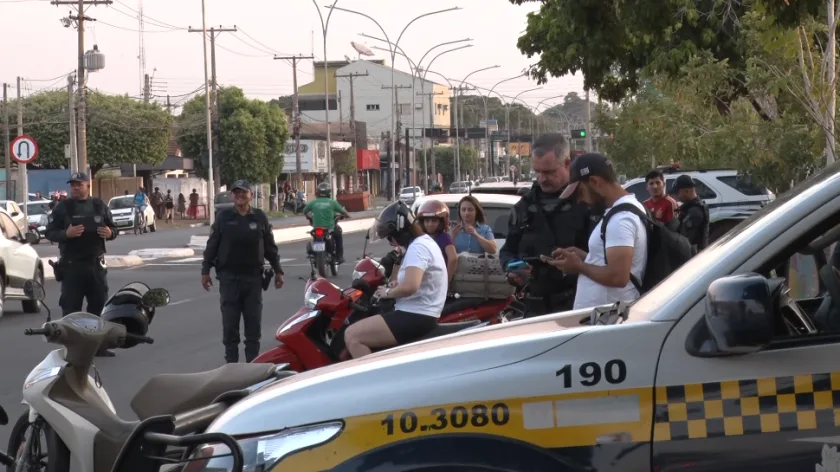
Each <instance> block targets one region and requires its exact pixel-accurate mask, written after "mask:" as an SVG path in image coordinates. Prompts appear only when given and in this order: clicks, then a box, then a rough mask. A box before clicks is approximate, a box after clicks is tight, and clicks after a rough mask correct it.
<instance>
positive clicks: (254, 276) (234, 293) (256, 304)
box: [201, 180, 283, 363]
mask: <svg viewBox="0 0 840 472" xmlns="http://www.w3.org/2000/svg"><path fill="white" fill-rule="evenodd" d="M231 193H232V194H233V201H234V207H232V208H225V209H223V210H220V211H219V213H218V214H217V215H216V222H215V223H213V226H212V227H211V228H210V238H209V239H208V241H207V247H206V248H205V249H204V262H203V264H202V265H201V285H202V286H203V287H204V289H205V290H210V287H211V286H212V285H213V281H212V280H210V269H211V268H212V267H215V268H216V278H217V279H218V280H219V293H220V295H221V299H222V343H223V344H224V346H225V361H227V362H229V363H231V362H239V320H240V319H243V320H244V324H245V360H246V361H247V362H251V361H252V360H254V358H255V357H257V356H258V355H259V353H260V335H261V330H260V327H261V323H262V277H263V264H264V261H266V260H267V261H268V263H269V264H270V265H271V268H272V269H273V270H274V274H275V275H274V286H275V288H281V287H282V286H283V269H282V268H281V267H280V257H279V254H278V250H277V244H276V243H275V242H274V233H273V232H272V230H271V224H270V223H269V222H268V217H266V215H265V213H263V211H262V210H260V209H257V208H252V207H251V186H250V185H249V184H248V182H247V181H245V180H237V181H236V182H234V184H233V187H232V192H231Z"/></svg>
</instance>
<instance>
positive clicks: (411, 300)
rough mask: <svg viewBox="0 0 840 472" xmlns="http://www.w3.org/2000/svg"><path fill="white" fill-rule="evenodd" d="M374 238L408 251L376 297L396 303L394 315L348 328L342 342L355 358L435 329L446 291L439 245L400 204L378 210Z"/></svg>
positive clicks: (402, 342)
mask: <svg viewBox="0 0 840 472" xmlns="http://www.w3.org/2000/svg"><path fill="white" fill-rule="evenodd" d="M375 225H376V226H375V232H376V236H377V238H378V239H387V240H388V241H389V242H390V243H391V245H393V246H402V247H404V248H406V253H405V257H404V258H403V262H402V265H401V266H400V272H399V275H398V276H397V282H392V283H390V284H388V286H387V287H379V288H378V289H377V290H376V297H378V298H381V299H394V300H395V305H394V311H391V312H388V313H385V314H383V315H374V316H370V317H368V318H365V319H362V320H360V321H358V322H356V323H354V324H352V325H350V326H349V327H348V328H347V331H345V333H344V340H345V342H346V344H347V350H348V351H349V352H350V355H351V356H353V358H359V357H361V356H364V355H367V354H370V353H371V352H372V350H373V349H382V348H387V347H392V346H397V345H400V344H405V343H409V342H412V341H414V340H416V339H418V338H420V337H422V336H424V335H426V334H428V333H429V332H431V331H432V330H433V329H434V328H435V327H436V326H437V322H438V319H439V318H440V313H441V311H442V310H443V305H444V303H445V302H446V291H445V290H441V289H440V287H442V286H444V285H446V263H445V262H444V261H443V253H441V251H440V248H438V245H437V243H435V241H434V240H433V239H432V238H431V237H430V236H429V235H428V234H425V232H424V231H423V228H422V227H421V226H420V223H419V221H418V220H417V219H415V217H414V214H413V213H412V212H411V210H410V209H409V208H408V207H407V206H406V205H405V203H403V202H399V201H398V202H395V203H392V204H390V205H388V206H387V207H385V209H384V210H382V213H380V214H379V218H377V220H376V223H375Z"/></svg>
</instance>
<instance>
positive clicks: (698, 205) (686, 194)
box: [674, 175, 709, 251]
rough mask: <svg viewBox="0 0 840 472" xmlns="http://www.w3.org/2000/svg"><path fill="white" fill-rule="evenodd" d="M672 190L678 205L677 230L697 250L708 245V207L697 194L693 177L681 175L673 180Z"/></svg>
mask: <svg viewBox="0 0 840 472" xmlns="http://www.w3.org/2000/svg"><path fill="white" fill-rule="evenodd" d="M674 191H675V192H676V193H677V198H678V199H679V201H680V202H682V205H680V211H679V215H678V217H677V220H678V221H679V223H678V226H677V232H679V233H680V234H681V235H683V236H685V237H686V239H688V241H689V242H690V243H691V245H692V246H694V248H695V249H696V250H697V251H702V250H703V249H706V246H708V245H709V207H707V206H706V202H704V201H703V200H701V199H700V198H699V197H698V196H697V191H696V189H695V188H694V179H692V178H691V176H690V175H681V176H679V177H677V181H676V182H674Z"/></svg>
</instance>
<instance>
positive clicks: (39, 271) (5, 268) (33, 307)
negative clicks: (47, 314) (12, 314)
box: [0, 209, 44, 316]
mask: <svg viewBox="0 0 840 472" xmlns="http://www.w3.org/2000/svg"><path fill="white" fill-rule="evenodd" d="M35 238H36V236H35V234H33V233H28V234H27V233H25V232H22V231H20V229H19V228H18V226H17V224H16V223H15V222H14V221H13V220H12V217H11V216H9V214H8V213H7V212H6V211H5V210H2V209H0V316H2V314H3V312H4V311H5V308H6V303H5V302H6V301H7V300H20V301H21V303H22V304H23V311H24V313H38V312H39V311H40V307H39V305H38V303H37V302H36V301H34V300H29V299H28V298H27V297H26V296H25V295H24V293H23V283H24V282H26V281H27V280H29V279H33V280H37V281H38V282H40V283H41V284H43V283H44V266H43V264H42V262H41V258H40V257H39V256H38V253H37V252H35V249H33V248H32V246H31V244H32V243H34V242H35Z"/></svg>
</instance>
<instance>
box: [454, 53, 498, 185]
mask: <svg viewBox="0 0 840 472" xmlns="http://www.w3.org/2000/svg"><path fill="white" fill-rule="evenodd" d="M499 67H502V66H500V65H495V66H489V67H482V68H481V69H476V70H474V71H472V72H470V73H469V74H467V76H466V77H464V79H463V80H461V84H460V85H458V88H457V89H455V175H456V176H457V177H456V179H457V180H459V181H460V180H461V132H460V130H459V129H458V121H459V120H458V97H459V95H460V93H461V88H462V87H463V86H464V83H465V82H466V81H467V79H469V78H470V76H471V75H473V74H477V73H479V72H484V71H487V70H491V69H498V68H499ZM461 124H462V125H463V123H461ZM486 124H487V123H485V126H486Z"/></svg>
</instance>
